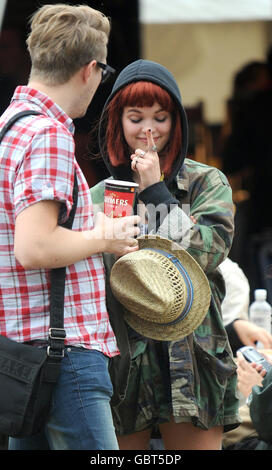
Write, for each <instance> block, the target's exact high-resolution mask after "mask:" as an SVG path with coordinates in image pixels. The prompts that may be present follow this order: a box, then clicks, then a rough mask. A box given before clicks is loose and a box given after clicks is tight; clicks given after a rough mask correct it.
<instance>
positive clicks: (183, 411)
mask: <svg viewBox="0 0 272 470" xmlns="http://www.w3.org/2000/svg"><path fill="white" fill-rule="evenodd" d="M187 134H188V129H187V119H186V114H185V111H184V108H183V106H182V101H181V96H180V92H179V88H178V86H177V83H176V81H175V79H174V77H173V76H172V74H171V73H170V72H169V71H168V70H167V69H166V68H165V67H163V66H162V65H160V64H157V63H154V62H151V61H146V60H138V61H135V62H133V63H132V64H130V65H128V66H127V67H126V68H125V69H124V70H123V71H122V72H121V73H120V75H119V77H118V78H117V80H116V82H115V84H114V87H113V90H112V93H111V94H110V96H109V98H108V100H107V102H106V104H105V107H104V110H103V113H102V117H101V121H100V128H99V143H100V149H101V155H102V157H103V159H104V161H105V163H106V165H107V168H108V170H109V172H110V174H111V176H112V177H113V179H118V180H127V181H135V182H137V183H138V184H139V191H138V194H137V198H136V203H135V211H136V210H139V209H140V212H141V215H142V217H143V219H142V221H143V227H144V228H145V233H152V234H155V233H156V234H158V235H161V236H162V237H165V238H168V239H171V240H174V241H175V242H177V243H178V244H179V245H181V246H182V247H183V248H185V249H186V250H187V251H188V252H189V253H190V254H191V255H192V256H193V257H194V259H195V260H196V261H197V262H198V263H199V265H200V266H201V267H202V269H203V271H204V272H205V274H206V276H207V278H208V280H209V284H210V288H211V293H212V301H211V304H210V308H209V311H208V313H207V315H206V317H205V318H204V320H203V322H202V324H201V325H200V326H199V327H197V328H196V329H195V331H194V332H193V333H192V334H190V335H188V336H187V337H185V338H183V339H179V340H178V341H155V340H152V339H150V338H146V337H143V336H141V335H139V333H137V332H135V331H134V330H133V329H132V328H131V327H129V326H128V325H126V324H125V322H124V320H123V317H122V315H121V313H122V306H121V305H120V304H119V303H118V302H117V300H116V299H115V298H114V296H113V295H112V293H111V291H110V287H109V286H108V291H107V300H108V309H109V314H110V318H111V323H112V326H113V329H114V331H115V334H116V336H117V342H118V346H119V350H120V352H121V355H120V357H118V358H117V359H114V360H113V361H112V363H111V367H110V371H111V377H112V381H113V385H114V391H115V395H114V398H113V400H112V412H113V417H114V423H115V427H116V433H117V436H118V441H119V446H120V448H121V449H147V448H148V446H149V442H150V436H151V435H152V431H153V430H154V429H158V428H159V431H160V434H161V437H162V439H163V442H164V446H165V448H167V449H220V448H221V441H222V433H223V431H228V430H231V429H233V428H235V427H237V426H238V424H239V416H238V400H237V397H236V368H235V364H234V361H233V358H232V352H231V349H230V346H229V343H228V339H227V334H226V331H225V328H224V326H223V322H222V315H221V302H222V299H223V297H224V282H223V279H222V275H221V273H220V270H219V269H218V266H219V264H220V263H221V262H222V261H223V260H224V259H225V258H226V256H227V255H228V252H229V249H230V246H231V243H232V237H233V202H232V195H231V189H230V186H229V184H228V181H227V179H226V177H225V176H224V175H223V174H222V173H221V172H220V171H219V170H218V169H216V168H212V167H209V166H207V165H203V164H200V163H198V162H196V161H193V160H190V159H188V158H186V152H187ZM104 187H105V184H104V182H103V181H102V182H100V183H98V185H96V186H95V187H94V188H92V189H91V195H92V198H93V202H94V204H95V205H96V206H97V208H99V209H102V210H103V196H104ZM152 208H153V209H154V208H160V209H161V208H163V210H160V211H158V215H159V216H156V217H153V215H154V214H151V212H150V211H151V210H152ZM156 215H157V214H156ZM193 220H194V221H196V223H194V222H193ZM104 261H105V267H106V270H107V271H108V272H110V269H111V266H112V264H113V263H114V259H112V258H110V257H109V256H108V255H105V256H104ZM124 282H125V280H124Z"/></svg>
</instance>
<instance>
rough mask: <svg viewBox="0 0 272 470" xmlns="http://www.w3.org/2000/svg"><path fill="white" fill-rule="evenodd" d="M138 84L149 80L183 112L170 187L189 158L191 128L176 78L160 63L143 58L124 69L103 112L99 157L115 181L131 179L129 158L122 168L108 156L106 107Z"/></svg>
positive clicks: (169, 179)
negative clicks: (177, 151) (122, 89)
mask: <svg viewBox="0 0 272 470" xmlns="http://www.w3.org/2000/svg"><path fill="white" fill-rule="evenodd" d="M138 81H150V82H153V83H156V84H157V85H159V86H161V87H162V88H164V89H165V90H166V91H167V92H168V93H169V94H170V95H171V96H172V98H173V99H174V100H175V102H176V103H177V105H178V109H179V111H180V115H181V127H182V129H181V130H182V146H181V149H180V151H179V153H178V154H177V156H176V159H175V161H174V164H173V167H172V172H171V175H170V177H169V178H168V180H167V181H166V183H167V185H169V184H170V182H171V181H172V180H173V179H174V178H175V176H176V175H177V173H178V171H179V170H180V168H181V166H182V164H183V161H184V158H185V156H186V152H187V141H188V125H187V118H186V114H185V111H184V108H183V106H182V100H181V96H180V91H179V88H178V85H177V83H176V80H175V79H174V77H173V75H172V74H171V73H170V72H169V71H168V70H167V69H166V68H165V67H163V66H162V65H160V64H157V63H156V62H151V61H150V60H143V59H140V60H137V61H135V62H132V63H131V64H130V65H128V66H127V67H125V68H124V69H123V70H122V72H121V73H120V74H119V76H118V78H117V80H116V82H115V84H114V86H113V89H112V92H111V94H110V96H109V97H108V99H107V101H106V103H105V106H104V109H103V111H102V119H101V121H100V127H99V146H100V154H101V156H102V158H103V160H104V162H105V164H106V166H107V168H108V170H109V172H110V174H111V175H112V176H113V177H114V178H115V179H121V180H132V170H131V168H130V159H129V155H128V159H127V162H128V164H127V166H124V165H120V166H119V167H113V166H112V165H111V162H110V160H109V157H108V155H107V151H106V145H105V140H106V139H105V129H106V122H107V118H106V108H107V105H108V103H109V102H110V101H111V100H112V98H113V97H114V95H115V94H116V93H117V92H118V91H119V90H120V89H121V88H123V87H125V86H126V85H128V84H129V83H132V82H138Z"/></svg>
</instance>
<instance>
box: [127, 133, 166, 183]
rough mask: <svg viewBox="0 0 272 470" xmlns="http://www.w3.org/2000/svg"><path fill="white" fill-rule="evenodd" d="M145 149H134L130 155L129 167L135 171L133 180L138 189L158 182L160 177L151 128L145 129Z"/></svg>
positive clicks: (158, 161) (158, 160)
mask: <svg viewBox="0 0 272 470" xmlns="http://www.w3.org/2000/svg"><path fill="white" fill-rule="evenodd" d="M146 138H147V150H146V151H145V152H144V151H143V150H141V149H136V150H135V152H134V153H133V154H132V155H131V157H130V158H131V160H132V161H131V168H132V170H133V171H134V172H135V173H136V175H135V176H136V178H135V181H136V182H137V183H138V184H139V191H143V190H144V189H145V188H147V187H148V186H151V185H152V184H155V183H158V182H159V181H160V179H161V168H160V159H159V156H158V153H157V148H156V145H155V142H154V139H153V136H152V130H151V129H147V131H146Z"/></svg>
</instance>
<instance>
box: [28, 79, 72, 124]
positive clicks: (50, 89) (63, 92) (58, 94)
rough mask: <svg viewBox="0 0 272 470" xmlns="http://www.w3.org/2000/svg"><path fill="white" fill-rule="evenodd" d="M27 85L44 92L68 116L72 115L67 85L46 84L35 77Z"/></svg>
mask: <svg viewBox="0 0 272 470" xmlns="http://www.w3.org/2000/svg"><path fill="white" fill-rule="evenodd" d="M28 86H29V87H30V88H34V89H35V90H39V91H41V92H42V93H44V94H46V95H47V96H48V97H49V98H50V99H51V100H52V101H53V102H54V103H56V104H57V105H59V106H60V107H61V108H62V109H63V111H64V112H65V113H66V114H67V115H68V116H70V117H72V116H71V114H70V108H71V106H70V101H71V92H70V91H69V90H70V87H69V86H67V85H66V84H65V85H61V86H48V85H45V84H44V83H42V82H41V81H39V80H35V79H33V80H30V81H29V83H28ZM69 95H70V98H69Z"/></svg>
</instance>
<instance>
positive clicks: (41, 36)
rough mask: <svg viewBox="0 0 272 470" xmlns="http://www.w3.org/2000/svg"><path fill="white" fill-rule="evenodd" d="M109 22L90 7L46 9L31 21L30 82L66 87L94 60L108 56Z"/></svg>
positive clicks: (55, 6) (29, 44)
mask: <svg viewBox="0 0 272 470" xmlns="http://www.w3.org/2000/svg"><path fill="white" fill-rule="evenodd" d="M109 34H110V22H109V19H108V18H107V17H106V16H105V15H104V14H103V13H101V12H100V11H98V10H94V9H93V8H91V7H89V6H87V5H77V6H72V5H67V4H62V3H59V4H55V5H44V6H43V7H41V8H40V9H39V10H38V11H37V12H36V13H34V15H33V16H32V18H31V31H30V34H29V36H28V38H27V41H26V42H27V46H28V50H29V53H30V57H31V61H32V68H31V73H30V79H33V78H34V77H36V78H40V79H42V80H43V81H44V82H45V83H46V84H47V85H49V86H50V85H51V86H54V85H61V84H63V83H66V82H67V81H68V80H69V79H70V78H71V77H72V76H73V75H74V74H75V73H76V72H77V71H78V70H79V69H80V68H81V67H83V66H84V65H86V64H87V63H89V62H91V60H94V59H95V60H98V61H101V60H102V59H104V58H105V56H106V55H107V44H108V38H109Z"/></svg>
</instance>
